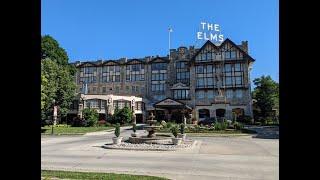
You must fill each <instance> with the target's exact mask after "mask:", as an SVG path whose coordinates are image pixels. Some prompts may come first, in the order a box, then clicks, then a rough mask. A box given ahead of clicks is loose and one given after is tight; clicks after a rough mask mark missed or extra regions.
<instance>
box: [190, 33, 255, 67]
mask: <svg viewBox="0 0 320 180" xmlns="http://www.w3.org/2000/svg"><path fill="white" fill-rule="evenodd" d="M228 42H229V43H230V44H231V45H233V46H234V47H235V48H237V49H238V50H239V51H240V52H241V53H242V54H243V55H244V56H246V57H248V58H249V59H250V60H251V61H255V60H254V59H253V58H252V57H251V56H250V55H249V54H248V53H246V52H245V51H243V50H242V49H241V48H240V47H239V46H238V45H236V44H235V43H234V42H232V41H231V40H230V39H229V38H227V39H226V40H224V41H223V42H222V43H221V44H220V46H216V45H215V44H213V43H212V42H211V41H209V40H208V41H207V42H206V43H205V44H204V45H203V46H202V47H201V48H200V49H199V50H198V51H197V52H196V53H195V54H194V56H193V57H192V58H191V60H194V59H195V58H196V57H197V55H198V54H199V53H200V52H201V51H202V50H203V49H204V48H205V47H206V46H207V45H209V44H210V45H211V46H213V47H214V48H216V49H217V50H220V49H221V48H222V47H223V46H224V45H225V44H226V43H228Z"/></svg>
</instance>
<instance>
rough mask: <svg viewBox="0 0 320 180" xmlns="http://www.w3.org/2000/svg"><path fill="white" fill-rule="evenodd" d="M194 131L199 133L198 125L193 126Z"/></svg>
mask: <svg viewBox="0 0 320 180" xmlns="http://www.w3.org/2000/svg"><path fill="white" fill-rule="evenodd" d="M194 131H195V132H197V133H198V132H200V126H199V125H195V126H194Z"/></svg>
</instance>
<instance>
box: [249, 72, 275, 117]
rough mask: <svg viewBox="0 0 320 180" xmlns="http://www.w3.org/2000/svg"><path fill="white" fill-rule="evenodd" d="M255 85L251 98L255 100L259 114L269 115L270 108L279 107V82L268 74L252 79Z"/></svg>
mask: <svg viewBox="0 0 320 180" xmlns="http://www.w3.org/2000/svg"><path fill="white" fill-rule="evenodd" d="M253 83H254V85H255V86H256V87H255V88H254V91H253V98H254V99H256V100H257V102H256V105H257V107H258V108H259V110H260V113H259V115H260V116H261V117H263V118H266V117H268V116H270V115H271V112H272V109H273V108H276V107H279V105H278V103H279V84H278V83H277V82H275V81H274V80H272V78H271V77H270V76H261V77H260V78H256V79H254V80H253Z"/></svg>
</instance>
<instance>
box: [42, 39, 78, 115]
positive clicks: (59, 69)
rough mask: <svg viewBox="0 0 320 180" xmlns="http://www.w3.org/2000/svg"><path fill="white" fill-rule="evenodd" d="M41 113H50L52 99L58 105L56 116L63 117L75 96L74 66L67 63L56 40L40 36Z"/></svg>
mask: <svg viewBox="0 0 320 180" xmlns="http://www.w3.org/2000/svg"><path fill="white" fill-rule="evenodd" d="M41 57H42V59H41V114H42V119H45V118H47V117H48V116H49V115H51V114H52V107H53V104H52V102H53V100H55V102H56V105H57V106H58V107H59V108H58V109H59V111H58V116H60V117H65V116H66V115H67V113H68V110H69V108H70V105H71V103H72V101H73V99H74V97H75V95H76V94H75V90H76V84H75V81H74V75H75V72H76V71H75V67H73V66H71V65H69V64H68V56H67V53H66V52H65V50H64V49H63V48H61V47H60V46H59V44H58V42H57V41H56V40H54V39H53V38H52V37H51V36H49V35H46V36H43V37H42V38H41Z"/></svg>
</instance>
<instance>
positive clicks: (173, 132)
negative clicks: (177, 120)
mask: <svg viewBox="0 0 320 180" xmlns="http://www.w3.org/2000/svg"><path fill="white" fill-rule="evenodd" d="M171 132H172V134H173V136H174V137H175V138H177V136H178V127H177V126H173V127H171Z"/></svg>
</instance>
